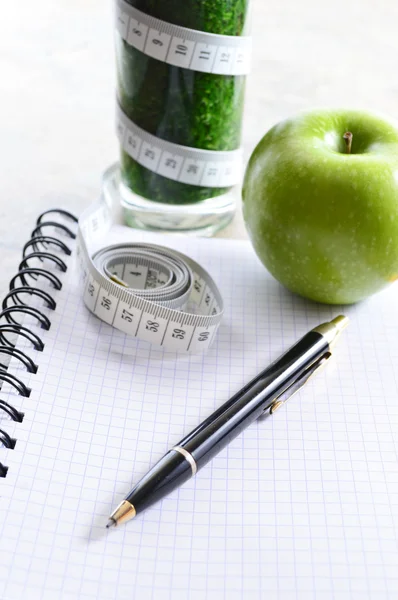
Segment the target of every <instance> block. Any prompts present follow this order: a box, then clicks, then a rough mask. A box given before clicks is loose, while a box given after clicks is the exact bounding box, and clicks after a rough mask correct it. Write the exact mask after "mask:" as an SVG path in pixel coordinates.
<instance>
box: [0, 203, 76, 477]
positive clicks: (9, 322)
mask: <svg viewBox="0 0 398 600" xmlns="http://www.w3.org/2000/svg"><path fill="white" fill-rule="evenodd" d="M50 214H52V215H61V216H62V217H64V218H66V219H69V220H71V221H72V222H73V223H77V218H76V217H75V216H74V215H72V214H71V213H69V212H67V211H66V210H62V209H58V208H56V209H52V210H48V211H46V212H44V213H43V214H41V215H40V216H39V218H38V219H37V223H36V227H35V229H34V230H33V232H32V235H31V239H30V240H29V241H28V242H27V243H26V244H25V246H24V248H23V253H22V262H21V263H20V265H19V268H18V273H17V274H16V275H15V276H14V277H13V278H12V279H11V281H10V291H9V292H8V294H7V295H6V296H5V298H4V300H3V303H2V310H1V312H0V382H1V381H4V382H7V383H9V384H10V385H12V386H13V387H14V388H15V389H16V390H17V392H18V393H19V394H20V395H21V396H24V397H29V395H30V392H31V390H30V389H29V387H28V386H27V385H25V383H24V382H23V381H21V380H20V379H19V378H18V377H16V376H15V375H13V374H12V373H10V372H9V371H8V367H7V364H6V363H4V362H3V361H4V359H7V357H10V356H11V357H14V358H16V359H17V360H19V361H20V362H21V363H22V364H23V365H24V366H25V368H26V370H27V371H28V372H29V373H36V372H37V369H38V366H37V364H36V363H35V362H34V360H32V358H31V357H30V356H28V355H27V354H26V353H25V352H22V351H21V350H19V349H18V348H16V340H15V338H16V337H18V336H21V337H24V338H25V339H27V340H28V341H29V342H31V344H32V346H33V348H34V349H35V350H36V351H38V352H42V351H43V349H44V343H43V341H42V339H41V338H40V337H39V336H38V335H37V334H36V333H34V332H33V331H30V329H29V328H28V327H25V326H23V325H21V324H20V323H19V322H18V320H17V318H18V316H19V317H20V316H21V315H24V314H27V315H29V316H31V317H34V318H35V319H36V320H37V321H38V323H39V325H40V327H41V328H42V329H44V330H48V329H50V326H51V321H50V319H49V318H48V317H47V316H46V315H45V314H43V313H42V312H41V311H40V310H38V309H37V308H35V307H33V306H29V305H28V304H27V299H28V300H29V298H31V297H32V296H36V297H38V298H40V299H42V300H43V301H44V304H45V305H46V307H47V308H49V309H50V310H55V309H56V303H55V300H54V298H53V297H52V296H51V294H49V293H48V292H46V291H44V290H42V289H40V288H38V287H35V282H37V281H38V280H39V279H40V278H43V279H46V280H47V281H48V282H49V283H50V284H51V286H52V287H53V288H54V289H56V290H60V289H61V288H62V282H61V280H60V278H59V277H57V275H54V273H53V272H51V271H48V270H47V269H44V268H38V267H34V266H32V260H39V261H40V262H41V263H44V262H45V261H51V262H52V263H53V264H55V266H56V267H57V269H58V270H59V271H60V272H61V273H65V272H66V270H67V267H66V264H65V262H64V261H63V260H62V258H60V257H59V256H58V255H57V254H54V253H53V252H52V250H54V249H56V250H57V251H58V252H60V253H63V254H65V255H66V256H69V255H70V254H71V253H72V251H71V249H70V248H69V246H68V245H67V244H65V242H64V241H62V240H60V239H58V238H57V237H52V236H48V235H45V233H44V232H43V230H45V229H46V228H48V227H51V228H52V229H54V228H55V229H56V230H59V231H60V233H62V234H63V236H64V237H65V236H66V237H67V238H69V239H70V240H74V239H75V238H76V234H75V233H74V232H73V231H71V230H70V229H69V227H67V226H66V225H64V224H63V223H59V222H57V221H53V220H52V219H49V220H47V219H46V220H44V219H45V217H47V216H48V215H50ZM4 321H5V322H4ZM1 412H4V413H5V414H7V415H8V416H9V417H10V418H11V419H12V420H13V421H15V422H17V423H22V421H23V418H24V414H23V413H22V412H20V411H19V410H17V409H16V408H15V407H14V406H11V404H9V403H8V402H5V400H2V399H1V398H0V414H1ZM16 441H17V440H16V439H14V438H12V437H11V436H10V435H9V434H8V433H7V432H6V431H4V430H3V429H2V428H0V446H1V445H3V446H4V447H5V448H10V449H13V448H14V447H15V444H16ZM7 471H8V467H7V466H5V465H3V464H2V463H1V462H0V477H6V476H7Z"/></svg>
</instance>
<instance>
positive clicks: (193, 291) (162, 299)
mask: <svg viewBox="0 0 398 600" xmlns="http://www.w3.org/2000/svg"><path fill="white" fill-rule="evenodd" d="M113 220H114V219H113V215H112V207H110V206H108V205H107V204H106V201H105V199H101V201H100V203H98V204H97V205H94V206H93V207H90V208H88V209H87V210H86V211H85V212H84V213H83V215H82V216H81V218H80V219H79V231H78V257H79V262H80V265H81V269H82V274H83V281H84V302H85V304H86V306H87V308H88V309H89V310H90V311H91V312H92V313H93V314H95V315H96V316H97V317H98V318H99V319H101V320H102V321H104V322H105V323H108V324H109V325H112V326H113V327H116V329H120V331H123V332H124V333H126V334H128V335H131V336H133V337H135V338H137V339H140V340H146V341H148V342H151V343H153V344H157V345H159V346H164V347H165V348H167V349H168V350H173V351H177V352H200V351H203V350H206V349H207V348H209V346H210V345H211V343H212V341H213V339H214V336H215V334H216V331H217V328H218V325H219V323H220V321H221V318H222V313H223V300H222V297H221V295H220V292H219V291H218V289H217V286H216V284H215V283H214V281H213V280H212V278H211V277H210V275H209V274H208V273H207V272H206V271H205V270H204V269H203V268H202V267H201V266H200V265H198V264H197V263H196V262H194V261H193V260H191V259H190V258H188V257H187V256H184V254H181V253H180V252H177V251H175V250H171V249H168V248H165V247H162V246H156V245H152V244H143V243H137V244H134V243H130V244H120V245H115V246H108V247H106V248H104V249H102V250H99V251H98V252H95V253H94V254H93V255H91V254H90V250H89V246H90V244H91V243H92V242H93V241H95V239H96V238H98V237H102V236H103V235H104V234H105V233H106V232H107V231H108V230H109V229H110V227H111V225H112V223H113ZM133 236H134V230H133V229H132V230H131V237H133Z"/></svg>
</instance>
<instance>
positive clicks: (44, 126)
mask: <svg viewBox="0 0 398 600" xmlns="http://www.w3.org/2000/svg"><path fill="white" fill-rule="evenodd" d="M253 4H254V19H253V34H254V43H255V44H254V45H255V53H254V65H253V71H252V75H251V76H250V79H249V82H248V89H247V103H246V116H245V122H244V133H243V145H244V150H245V155H246V158H247V157H248V156H249V154H250V152H251V151H252V150H253V148H254V146H255V144H256V143H257V142H258V141H259V139H260V138H261V137H262V135H263V134H264V133H265V132H266V131H267V129H269V127H270V126H271V125H273V124H274V123H276V122H277V121H279V120H280V119H282V118H284V117H287V116H289V115H292V114H294V113H295V112H296V111H299V110H303V109H308V108H310V107H313V106H350V107H362V108H370V109H376V110H378V111H382V112H386V113H389V114H391V115H393V116H396V113H397V111H398V79H397V62H398V58H397V57H398V35H397V30H398V3H397V2H396V0H379V1H376V0H333V1H332V0H324V1H321V2H320V1H319V0H300V1H299V2H293V1H292V0H277V1H273V2H268V1H266V0H253ZM112 34H113V31H112V2H111V0H57V2H54V0H34V1H32V0H18V1H17V2H6V3H4V5H3V6H2V10H1V19H0V75H1V77H0V103H1V112H0V181H1V202H0V251H1V267H2V268H1V271H0V293H1V294H4V291H5V290H6V288H7V287H8V281H9V279H10V277H11V276H12V274H13V273H14V272H15V271H16V267H17V265H18V263H19V260H20V256H21V245H22V244H23V242H24V241H25V240H27V239H28V237H29V234H30V231H31V230H32V228H33V224H34V222H35V217H36V216H37V214H38V213H39V212H40V211H43V210H45V209H47V208H51V207H53V206H54V205H58V206H60V205H62V206H64V207H69V209H70V210H71V211H74V212H76V213H79V212H80V210H81V209H82V208H83V207H84V206H86V205H87V204H88V203H90V202H91V201H92V200H93V199H94V198H95V197H96V196H97V195H98V193H99V188H100V180H101V174H102V172H103V170H104V169H105V168H106V167H107V166H109V164H111V163H112V162H114V161H115V160H116V159H117V155H118V151H117V143H116V139H115V135H114V123H113V114H114V60H113V39H112ZM394 113H395V115H394ZM221 235H223V236H226V237H233V238H241V237H245V235H246V234H245V230H244V225H243V222H242V218H241V215H240V214H239V213H238V215H237V217H236V218H235V220H234V222H233V223H232V224H231V225H230V226H229V227H228V228H227V229H225V230H224V232H223V233H222V234H221Z"/></svg>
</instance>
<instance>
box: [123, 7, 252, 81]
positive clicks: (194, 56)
mask: <svg viewBox="0 0 398 600" xmlns="http://www.w3.org/2000/svg"><path fill="white" fill-rule="evenodd" d="M116 28H117V31H118V32H119V34H120V36H121V37H122V38H123V39H124V40H125V41H126V42H127V43H128V44H129V45H130V46H133V47H134V48H136V49H137V50H139V51H140V52H143V53H144V54H146V55H147V56H151V57H152V58H156V59H157V60H160V61H162V62H165V63H168V64H169V65H174V66H176V67H182V68H185V69H191V70H193V71H201V72H204V73H213V74H215V75H247V73H248V72H249V70H250V63H251V38H250V37H249V36H230V35H217V34H213V33H206V32H202V31H195V30H193V29H188V28H185V27H180V26H178V25H173V24H171V23H166V22H165V21H162V20H160V19H156V18H155V17H151V16H149V15H147V14H145V13H143V12H141V11H140V10H138V9H136V8H134V7H133V6H131V5H130V4H128V3H127V2H125V1H124V0H117V1H116Z"/></svg>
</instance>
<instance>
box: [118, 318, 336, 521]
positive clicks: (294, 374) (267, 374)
mask: <svg viewBox="0 0 398 600" xmlns="http://www.w3.org/2000/svg"><path fill="white" fill-rule="evenodd" d="M347 325H348V318H347V317H344V316H339V317H336V318H335V319H333V320H332V321H330V322H329V323H323V324H322V325H319V326H318V327H315V329H312V330H311V331H309V332H308V333H307V334H306V335H305V336H304V337H303V338H301V339H300V340H299V341H298V342H297V343H296V344H295V345H294V346H292V347H291V348H290V349H289V350H288V351H287V352H285V354H283V355H282V356H280V357H279V358H278V359H277V360H276V361H275V362H273V363H272V364H271V365H270V366H269V367H267V368H266V369H264V370H263V371H262V372H261V373H260V374H259V375H257V377H255V378H254V379H253V380H252V381H250V382H249V383H248V384H247V385H245V386H244V387H243V388H242V389H241V390H240V391H239V392H238V393H237V394H235V395H234V396H233V397H232V398H231V399H230V400H228V402H226V403H225V404H223V405H222V406H221V407H220V408H218V409H217V410H216V411H215V412H214V413H213V414H212V415H211V416H210V417H208V418H207V419H206V420H205V421H203V423H201V424H200V425H199V426H198V427H196V429H194V430H193V431H192V432H191V433H190V434H188V435H187V436H186V437H185V438H184V439H182V440H181V441H180V442H179V443H178V444H177V445H176V446H174V448H172V449H171V450H170V451H169V452H167V454H165V455H164V457H163V458H161V459H160V461H159V462H158V463H157V464H156V465H155V466H154V467H153V468H152V469H151V470H150V471H149V472H148V473H147V474H146V475H145V476H144V477H143V478H142V479H141V481H139V482H138V483H137V485H136V486H135V487H134V488H133V489H132V490H131V492H130V493H129V494H128V496H127V497H126V498H125V500H123V501H122V502H121V503H120V504H119V506H118V507H117V508H116V509H115V510H114V511H113V513H112V514H111V516H110V518H109V521H108V524H107V527H115V526H117V525H121V524H122V523H126V522H127V521H129V520H130V519H132V518H133V517H135V516H136V514H138V513H140V512H142V511H143V510H145V509H146V508H148V507H149V506H151V505H152V504H154V503H155V502H157V501H158V500H160V499H161V498H163V497H164V496H166V495H167V494H169V493H170V492H171V491H173V490H174V489H175V488H177V487H179V486H180V485H182V484H183V483H185V482H186V481H187V480H188V479H189V478H190V477H191V476H192V475H196V473H197V471H198V470H199V469H201V468H202V467H203V466H204V465H205V464H206V463H207V462H208V461H209V460H210V459H212V458H213V457H214V456H215V455H216V454H218V453H219V452H220V451H221V450H222V449H223V448H224V447H225V446H226V445H227V444H228V443H229V442H230V441H232V440H233V439H234V438H235V437H236V436H238V435H239V434H240V433H241V432H242V431H243V429H245V428H246V427H248V426H249V425H250V424H251V423H253V421H255V420H256V419H258V418H259V417H260V416H261V415H262V414H264V413H265V412H266V411H269V412H270V413H271V414H272V413H273V412H275V410H276V409H277V408H279V407H280V406H281V405H282V404H283V403H284V402H285V401H286V400H287V399H288V398H290V397H291V396H292V395H293V394H294V393H295V392H296V391H297V390H298V389H300V388H301V387H302V386H303V385H304V384H305V383H306V381H307V380H308V379H309V377H310V376H311V375H313V374H314V373H315V371H317V370H318V369H319V368H320V367H321V366H323V365H324V364H325V363H326V361H327V360H328V359H329V358H330V356H331V350H332V348H333V346H334V344H335V343H336V341H337V339H338V337H339V335H340V333H341V332H342V331H343V329H345V327H346V326H347Z"/></svg>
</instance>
